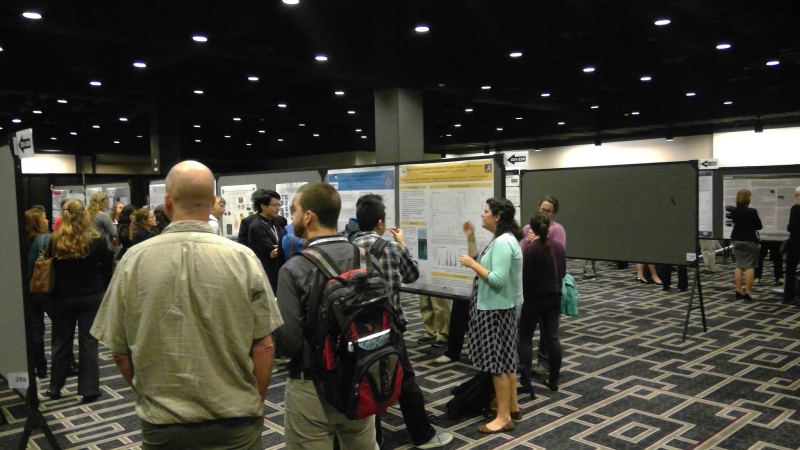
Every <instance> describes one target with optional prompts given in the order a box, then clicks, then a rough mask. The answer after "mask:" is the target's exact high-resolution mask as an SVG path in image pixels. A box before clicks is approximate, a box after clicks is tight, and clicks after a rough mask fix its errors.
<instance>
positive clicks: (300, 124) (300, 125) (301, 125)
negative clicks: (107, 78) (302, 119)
mask: <svg viewBox="0 0 800 450" xmlns="http://www.w3.org/2000/svg"><path fill="white" fill-rule="evenodd" d="M297 126H298V127H304V126H306V124H304V123H299V124H297Z"/></svg>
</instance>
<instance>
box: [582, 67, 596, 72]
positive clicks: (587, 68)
mask: <svg viewBox="0 0 800 450" xmlns="http://www.w3.org/2000/svg"><path fill="white" fill-rule="evenodd" d="M594 70H595V69H594V67H592V66H586V67H584V68H583V71H584V72H586V73H592V72H594Z"/></svg>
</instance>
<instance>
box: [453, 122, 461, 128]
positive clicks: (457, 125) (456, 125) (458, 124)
mask: <svg viewBox="0 0 800 450" xmlns="http://www.w3.org/2000/svg"><path fill="white" fill-rule="evenodd" d="M453 126H454V127H456V128H458V127H460V126H461V124H460V123H457V124H455V125H453Z"/></svg>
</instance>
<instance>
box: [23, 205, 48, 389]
mask: <svg viewBox="0 0 800 450" xmlns="http://www.w3.org/2000/svg"><path fill="white" fill-rule="evenodd" d="M48 225H49V222H48V221H47V217H45V213H44V212H43V211H42V210H41V209H38V208H31V209H29V210H27V211H25V232H26V234H27V237H28V280H30V279H31V275H33V266H34V264H36V259H37V258H38V257H39V254H41V253H42V251H44V249H45V248H47V243H48V242H50V233H48V231H47V226H48ZM44 302H45V300H43V299H40V298H34V299H33V301H32V302H31V305H30V307H31V311H32V313H31V329H32V330H33V357H34V364H35V366H36V376H37V377H39V378H44V377H46V376H47V358H46V357H45V356H44V331H45V327H44V313H45V310H44V306H45V305H44Z"/></svg>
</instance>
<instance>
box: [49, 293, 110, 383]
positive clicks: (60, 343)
mask: <svg viewBox="0 0 800 450" xmlns="http://www.w3.org/2000/svg"><path fill="white" fill-rule="evenodd" d="M102 302H103V294H102V293H100V294H94V295H89V296H84V297H65V298H55V299H52V300H51V301H50V308H49V309H50V319H52V321H53V337H52V353H53V370H52V373H51V374H50V392H52V393H54V394H55V393H60V392H61V388H63V387H64V384H65V383H66V380H67V368H68V367H69V360H70V355H71V354H72V342H73V341H74V340H75V324H76V323H77V324H78V350H79V353H78V355H79V361H78V395H82V396H84V397H86V396H92V395H99V394H100V367H99V362H98V359H99V356H98V349H97V347H98V344H97V339H95V338H94V336H92V335H91V333H89V331H90V330H91V329H92V324H93V323H94V317H95V316H96V315H97V309H98V308H100V303H102Z"/></svg>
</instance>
